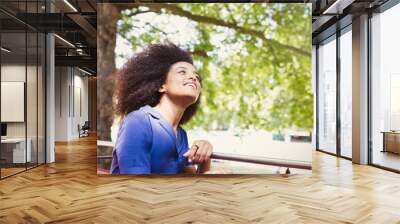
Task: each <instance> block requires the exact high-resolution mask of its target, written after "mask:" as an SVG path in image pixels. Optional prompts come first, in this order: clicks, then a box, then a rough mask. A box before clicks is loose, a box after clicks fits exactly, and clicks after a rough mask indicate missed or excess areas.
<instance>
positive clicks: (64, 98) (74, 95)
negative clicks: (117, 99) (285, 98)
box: [55, 67, 89, 141]
mask: <svg viewBox="0 0 400 224" xmlns="http://www.w3.org/2000/svg"><path fill="white" fill-rule="evenodd" d="M55 85H56V92H55V112H56V113H55V116H56V118H55V120H56V121H55V127H56V134H55V140H56V141H70V140H73V139H77V138H79V135H78V124H79V125H81V126H82V125H83V124H84V122H85V121H87V120H88V105H89V103H88V78H87V77H86V76H84V74H83V73H82V72H80V71H79V70H78V69H76V68H72V67H56V84H55ZM79 107H81V108H79Z"/></svg>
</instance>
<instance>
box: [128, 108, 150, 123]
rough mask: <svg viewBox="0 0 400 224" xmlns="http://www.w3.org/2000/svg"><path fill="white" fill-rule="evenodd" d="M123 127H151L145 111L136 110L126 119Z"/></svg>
mask: <svg viewBox="0 0 400 224" xmlns="http://www.w3.org/2000/svg"><path fill="white" fill-rule="evenodd" d="M123 125H124V126H126V125H149V122H148V116H147V114H146V112H144V111H143V110H140V109H139V110H134V111H132V112H129V113H128V114H127V115H126V116H125V117H124V119H123Z"/></svg>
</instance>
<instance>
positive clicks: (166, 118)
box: [111, 44, 213, 174]
mask: <svg viewBox="0 0 400 224" xmlns="http://www.w3.org/2000/svg"><path fill="white" fill-rule="evenodd" d="M117 83H118V84H117V91H118V92H117V112H118V113H119V114H120V115H121V116H122V118H123V121H122V123H121V125H120V129H119V133H118V138H117V142H116V145H115V148H114V151H113V159H112V163H111V173H112V174H150V173H157V174H176V173H182V172H190V173H194V172H200V173H204V172H206V171H208V170H209V169H210V164H211V163H210V162H211V161H210V156H211V154H212V150H213V149H212V145H211V144H210V143H209V142H208V141H205V140H199V141H194V143H193V145H192V146H191V147H190V149H189V145H188V139H187V135H186V132H185V130H183V128H181V127H180V125H182V124H184V123H186V122H188V121H189V120H190V118H191V117H192V116H193V115H194V114H195V112H196V110H197V107H198V105H199V96H200V92H201V78H200V76H199V75H198V74H197V72H196V69H195V67H194V65H193V60H192V58H191V56H190V55H189V54H188V53H187V52H185V51H183V50H182V49H180V48H178V47H177V46H175V45H173V44H153V45H150V46H149V47H148V48H147V49H145V50H144V51H142V52H141V53H139V54H137V55H136V56H134V57H133V58H131V59H130V60H129V61H128V62H127V63H126V64H125V65H124V67H123V68H122V70H121V71H120V72H119V74H118V82H117ZM194 164H199V165H200V166H199V170H196V169H195V167H194Z"/></svg>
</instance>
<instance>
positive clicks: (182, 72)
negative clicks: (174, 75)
mask: <svg viewBox="0 0 400 224" xmlns="http://www.w3.org/2000/svg"><path fill="white" fill-rule="evenodd" d="M178 73H179V74H186V72H185V71H179V72H178Z"/></svg>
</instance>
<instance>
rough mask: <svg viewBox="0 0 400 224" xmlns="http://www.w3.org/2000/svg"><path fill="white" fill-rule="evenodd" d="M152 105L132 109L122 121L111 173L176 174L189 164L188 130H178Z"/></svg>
mask: <svg viewBox="0 0 400 224" xmlns="http://www.w3.org/2000/svg"><path fill="white" fill-rule="evenodd" d="M177 137H178V138H176V136H175V132H174V130H173V128H172V126H171V125H170V124H169V123H168V122H167V121H166V120H165V118H163V117H162V116H161V114H160V113H159V112H158V111H157V110H156V109H154V108H152V107H151V106H149V105H146V106H143V107H141V108H140V109H139V110H136V111H132V112H130V113H129V114H128V115H127V116H126V117H125V118H124V119H123V122H122V123H121V125H120V129H119V132H118V138H117V142H116V144H115V148H114V150H113V158H112V162H111V173H112V174H150V173H157V174H176V173H181V172H183V168H184V167H185V166H187V165H189V162H188V160H187V158H186V157H184V156H183V154H185V152H186V151H187V150H188V139H187V135H186V132H185V130H183V128H181V127H178V134H177Z"/></svg>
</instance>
